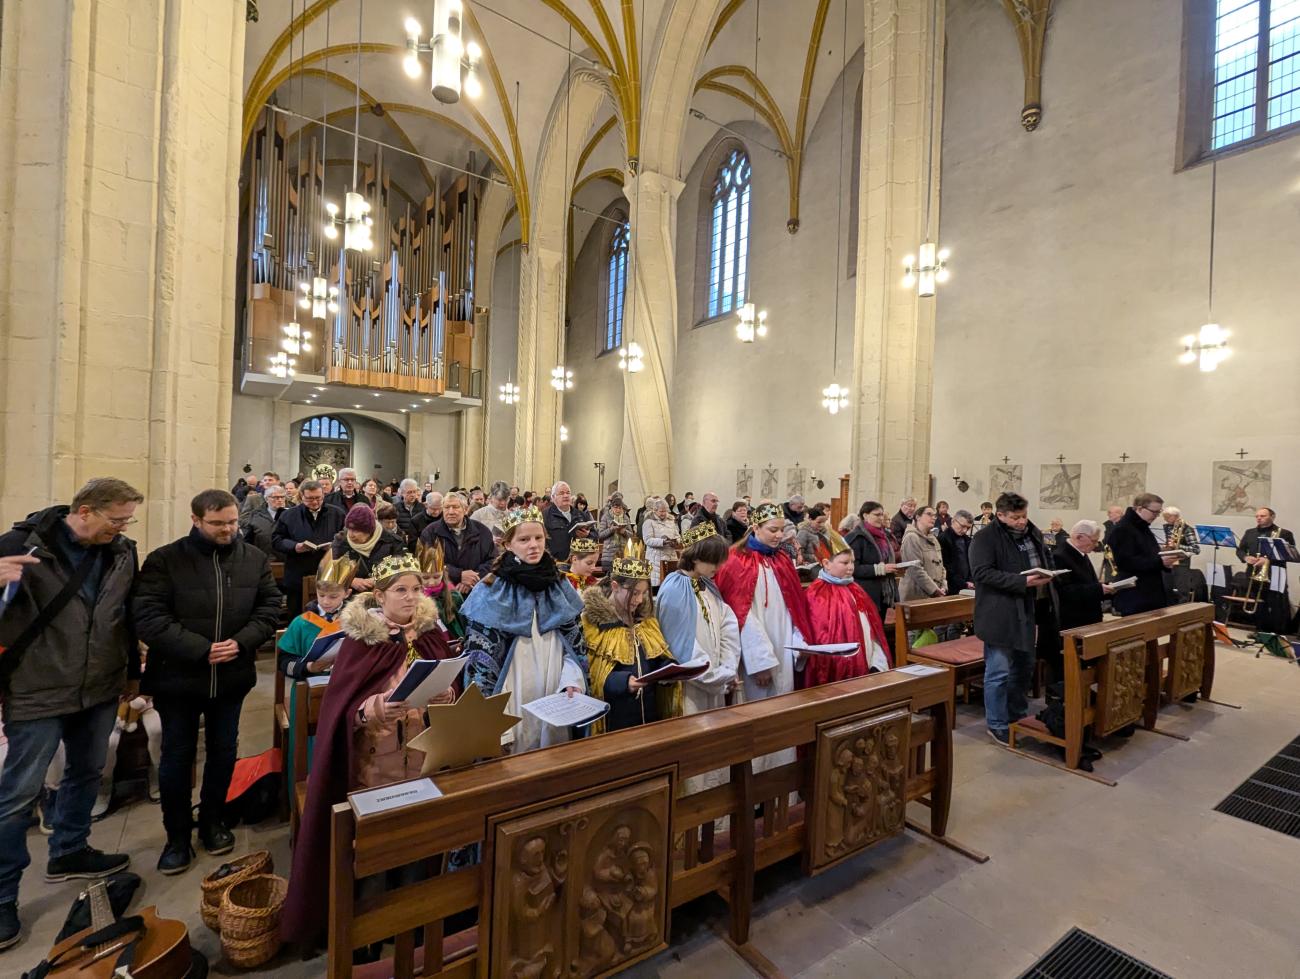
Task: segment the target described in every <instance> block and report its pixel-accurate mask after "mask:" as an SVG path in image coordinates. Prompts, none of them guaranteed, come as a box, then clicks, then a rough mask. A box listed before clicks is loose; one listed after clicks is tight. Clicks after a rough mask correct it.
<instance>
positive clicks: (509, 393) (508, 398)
mask: <svg viewBox="0 0 1300 979" xmlns="http://www.w3.org/2000/svg"><path fill="white" fill-rule="evenodd" d="M518 117H519V82H517V81H516V82H515V118H518ZM523 250H524V246H523V242H522V241H520V242H517V243H516V245H515V274H514V280H515V284H514V285H513V286H512V287H511V295H513V296H514V298H515V330H516V332H517V331H518V329H519V318H520V313H521V312H522V308H523V303H522V302H520V300H519V275H520V273H519V266H520V265H521V264H522V263H523V260H524V256H523ZM521 393H522V392H521V390H520V387H519V385H518V384H516V383H515V382H514V372H513V370H512V369H511V368H507V369H506V383H505V384H501V385H498V386H497V400H498V401H500V402H501V403H502V404H503V405H505V406H506V407H508V408H513V407H514V406H515V402H517V401H518V400H519V396H520V394H521Z"/></svg>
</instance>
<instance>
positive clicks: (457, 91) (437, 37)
mask: <svg viewBox="0 0 1300 979" xmlns="http://www.w3.org/2000/svg"><path fill="white" fill-rule="evenodd" d="M464 15H465V10H464V5H463V3H462V0H434V3H433V25H432V27H430V29H429V30H430V37H429V40H428V43H424V42H422V41H421V40H420V33H421V30H422V28H421V26H420V22H419V21H418V20H416V19H415V18H414V17H408V18H406V23H405V24H404V25H403V26H404V28H405V30H406V57H405V58H403V59H402V68H403V70H405V72H406V74H407V75H408V76H409V77H411V78H419V77H420V75H421V73H422V72H423V66H422V65H421V62H420V55H422V54H427V55H429V77H430V88H431V91H432V92H433V97H434V98H435V99H437V100H438V101H439V102H441V103H443V104H444V105H455V104H456V103H457V102H459V101H460V95H461V92H462V91H463V92H464V93H465V94H466V95H468V96H469V97H470V98H471V99H477V98H478V97H479V96H480V95H482V94H483V83H482V82H481V81H479V77H478V72H479V62H480V61H482V59H483V49H482V48H481V47H479V45H478V44H477V43H476V42H474V41H470V42H468V43H466V42H465V41H464V37H463V28H464Z"/></svg>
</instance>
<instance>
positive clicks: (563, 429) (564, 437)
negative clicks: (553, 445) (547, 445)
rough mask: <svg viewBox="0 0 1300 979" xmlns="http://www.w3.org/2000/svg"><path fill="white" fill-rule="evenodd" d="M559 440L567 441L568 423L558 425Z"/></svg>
mask: <svg viewBox="0 0 1300 979" xmlns="http://www.w3.org/2000/svg"><path fill="white" fill-rule="evenodd" d="M560 441H561V442H567V441H569V426H568V425H561V426H560Z"/></svg>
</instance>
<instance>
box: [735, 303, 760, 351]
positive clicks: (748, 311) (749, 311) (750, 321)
mask: <svg viewBox="0 0 1300 979" xmlns="http://www.w3.org/2000/svg"><path fill="white" fill-rule="evenodd" d="M736 312H737V315H738V316H739V317H740V320H739V322H737V323H736V339H738V340H739V341H740V342H741V343H753V342H754V340H755V338H757V337H765V336H767V310H765V309H757V310H756V309H755V308H754V304H753V303H745V304H744V305H743V306H741V307H740V309H738V310H737V311H736Z"/></svg>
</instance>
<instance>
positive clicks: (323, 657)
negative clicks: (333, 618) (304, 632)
mask: <svg viewBox="0 0 1300 979" xmlns="http://www.w3.org/2000/svg"><path fill="white" fill-rule="evenodd" d="M345 638H346V637H345V636H344V635H343V633H342V631H339V630H336V631H334V632H330V633H327V634H325V635H320V636H317V637H316V641H315V642H313V643H312V644H311V648H310V649H308V650H307V655H306V656H304V657H303V659H304V660H306V662H308V663H315V662H317V661H318V660H319V661H320V663H321V664H322V665H323V666H333V665H334V661H335V660H336V659H338V655H339V647H340V646H342V645H343V640H344V639H345Z"/></svg>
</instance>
